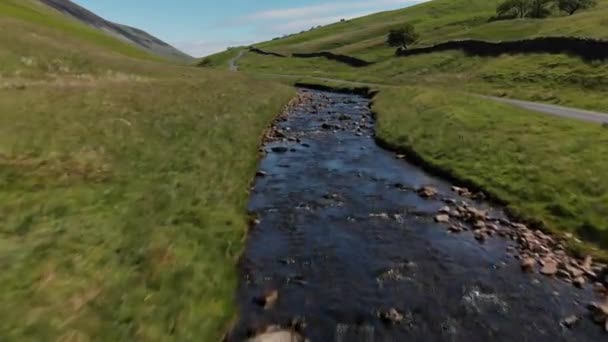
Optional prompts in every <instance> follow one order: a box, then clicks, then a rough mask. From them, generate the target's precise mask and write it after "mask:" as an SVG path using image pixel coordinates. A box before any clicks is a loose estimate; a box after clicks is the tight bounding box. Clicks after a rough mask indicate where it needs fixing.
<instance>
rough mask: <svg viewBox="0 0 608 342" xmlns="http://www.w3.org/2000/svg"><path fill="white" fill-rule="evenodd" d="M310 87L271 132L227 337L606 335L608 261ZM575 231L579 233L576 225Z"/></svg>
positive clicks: (361, 109)
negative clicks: (380, 135)
mask: <svg viewBox="0 0 608 342" xmlns="http://www.w3.org/2000/svg"><path fill="white" fill-rule="evenodd" d="M373 125H374V120H373V117H372V114H371V112H370V110H369V100H368V99H366V98H364V97H361V96H356V95H347V94H335V93H328V92H321V91H312V90H301V92H300V95H299V97H298V99H297V100H296V101H294V102H292V104H291V105H290V106H289V107H288V109H287V110H286V111H285V113H284V114H283V115H282V116H281V117H280V118H278V119H277V121H276V122H275V124H274V125H273V127H272V128H271V129H269V131H268V132H267V135H266V139H265V140H266V141H265V144H264V146H263V148H262V150H261V152H263V153H264V154H265V156H264V158H263V160H262V162H261V165H260V171H259V172H258V174H257V176H258V177H257V180H256V183H255V185H254V188H253V189H252V197H251V201H250V204H249V208H250V210H251V212H252V213H253V214H254V215H255V217H256V218H255V219H254V220H253V223H252V230H251V231H250V233H249V238H248V243H247V249H246V251H245V254H244V256H243V258H242V260H241V263H240V269H241V272H242V279H241V284H240V287H239V293H238V300H239V305H240V319H239V321H238V322H237V324H236V326H235V327H234V329H233V331H232V332H231V333H230V334H229V336H227V340H228V341H247V340H250V341H256V342H258V341H259V342H263V341H305V340H309V341H404V340H413V341H488V340H493V341H513V340H522V341H599V340H602V339H606V338H608V335H606V334H605V330H608V303H606V302H605V301H604V298H605V296H606V284H607V281H608V279H607V277H608V272H606V265H603V264H601V263H597V262H595V261H594V260H593V259H591V258H582V259H577V258H574V257H571V256H570V255H568V253H566V251H565V249H564V245H565V241H563V240H562V239H558V238H555V237H552V236H549V235H547V234H544V233H543V232H540V231H537V230H533V229H530V228H529V227H527V226H526V225H525V224H522V223H519V222H512V221H511V220H509V219H508V217H507V216H506V215H505V214H504V213H503V212H502V210H501V208H498V207H494V206H492V205H490V204H489V203H487V202H485V201H484V198H485V196H484V195H483V194H481V193H473V192H471V191H469V190H468V189H465V188H461V187H456V186H453V185H451V184H448V183H446V182H444V181H442V180H440V179H437V178H434V177H432V176H430V175H429V174H427V173H425V172H423V171H422V170H421V169H419V168H417V167H416V166H414V165H411V164H409V163H408V162H407V161H406V160H405V159H404V157H403V156H400V155H395V154H393V153H391V152H389V151H385V150H383V149H381V148H380V147H378V146H377V145H376V144H375V142H374V139H373V134H374V133H373V127H374V126H373ZM571 238H573V237H571Z"/></svg>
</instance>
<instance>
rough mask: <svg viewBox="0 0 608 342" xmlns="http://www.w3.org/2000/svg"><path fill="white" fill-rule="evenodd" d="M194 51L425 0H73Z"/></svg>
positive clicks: (208, 51) (202, 53)
mask: <svg viewBox="0 0 608 342" xmlns="http://www.w3.org/2000/svg"><path fill="white" fill-rule="evenodd" d="M73 1H74V2H76V3H78V4H79V5H82V6H84V7H86V8H88V9H90V10H92V11H93V12H95V13H97V14H99V15H101V16H102V17H104V18H106V19H108V20H112V21H115V22H119V23H121V24H126V25H130V26H135V27H137V28H141V29H144V30H146V31H148V32H150V33H151V34H153V35H155V36H157V37H159V38H161V39H163V40H165V41H167V42H169V43H171V44H173V45H174V46H176V47H178V48H180V49H182V50H184V51H185V52H187V53H190V54H192V55H193V56H197V57H198V56H205V55H208V54H211V53H214V52H219V51H222V50H224V49H225V48H226V47H228V46H236V45H246V44H251V43H254V42H259V41H264V40H268V39H271V38H274V37H278V36H282V35H283V34H289V33H294V32H299V31H302V30H305V29H309V28H310V27H312V26H317V25H324V24H329V23H332V22H336V21H339V20H340V19H341V18H346V19H349V18H354V17H358V16H362V15H366V14H369V13H374V12H378V11H383V10H390V9H397V8H402V7H406V6H409V5H412V4H415V3H420V2H424V0H350V1H349V0H297V1H294V0H219V1H218V0H213V1H211V0H173V1H171V0H146V1H142V0H73Z"/></svg>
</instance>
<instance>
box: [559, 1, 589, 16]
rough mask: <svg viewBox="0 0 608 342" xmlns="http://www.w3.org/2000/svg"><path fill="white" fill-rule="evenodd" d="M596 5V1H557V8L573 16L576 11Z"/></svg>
mask: <svg viewBox="0 0 608 342" xmlns="http://www.w3.org/2000/svg"><path fill="white" fill-rule="evenodd" d="M595 5H597V0H558V1H557V6H558V7H559V9H560V10H562V11H564V12H566V13H568V14H569V15H573V14H574V13H575V12H576V11H578V10H583V9H587V8H591V7H594V6H595Z"/></svg>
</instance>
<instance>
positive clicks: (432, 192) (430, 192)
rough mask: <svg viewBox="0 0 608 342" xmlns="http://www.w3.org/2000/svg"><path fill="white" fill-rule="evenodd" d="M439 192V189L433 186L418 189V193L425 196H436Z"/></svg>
mask: <svg viewBox="0 0 608 342" xmlns="http://www.w3.org/2000/svg"><path fill="white" fill-rule="evenodd" d="M438 193H439V192H438V191H437V189H435V188H433V187H431V186H423V187H422V188H420V189H418V195H420V197H423V198H431V197H435V196H437V194H438Z"/></svg>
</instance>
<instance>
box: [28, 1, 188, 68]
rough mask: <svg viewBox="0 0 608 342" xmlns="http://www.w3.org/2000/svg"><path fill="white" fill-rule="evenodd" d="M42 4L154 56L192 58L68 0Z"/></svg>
mask: <svg viewBox="0 0 608 342" xmlns="http://www.w3.org/2000/svg"><path fill="white" fill-rule="evenodd" d="M39 1H40V2H42V3H43V4H46V5H47V6H49V7H52V8H54V9H56V10H57V11H59V12H61V13H64V14H66V15H68V16H70V17H72V18H74V19H76V20H78V21H80V22H82V23H84V24H86V25H89V26H91V27H94V28H97V29H99V30H103V31H105V32H108V33H110V34H112V35H114V36H115V37H118V38H120V39H122V40H124V41H127V42H129V43H131V44H134V45H136V46H139V47H141V48H143V49H145V50H147V51H149V52H152V53H154V54H157V55H160V56H164V57H168V58H173V59H177V60H182V61H191V60H192V59H193V58H192V57H191V56H188V55H187V54H185V53H183V52H181V51H179V50H177V49H176V48H174V47H173V46H171V45H169V44H167V43H165V42H163V41H162V40H160V39H158V38H156V37H154V36H152V35H150V34H148V33H147V32H144V31H142V30H140V29H137V28H134V27H130V26H126V25H121V24H116V23H113V22H111V21H108V20H105V19H103V18H101V17H99V16H98V15H96V14H95V13H93V12H91V11H89V10H87V9H85V8H83V7H81V6H79V5H77V4H75V3H73V2H72V1H70V0H39Z"/></svg>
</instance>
